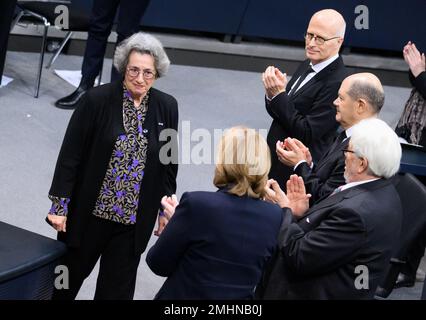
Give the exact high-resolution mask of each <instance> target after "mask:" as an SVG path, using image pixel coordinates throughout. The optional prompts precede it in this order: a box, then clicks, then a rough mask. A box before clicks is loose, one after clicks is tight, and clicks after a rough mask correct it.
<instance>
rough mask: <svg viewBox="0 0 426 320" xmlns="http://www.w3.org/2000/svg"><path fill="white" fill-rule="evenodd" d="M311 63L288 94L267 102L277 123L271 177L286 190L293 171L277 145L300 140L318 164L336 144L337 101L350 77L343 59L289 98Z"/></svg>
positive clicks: (273, 132) (272, 130) (273, 126)
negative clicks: (324, 154)
mask: <svg viewBox="0 0 426 320" xmlns="http://www.w3.org/2000/svg"><path fill="white" fill-rule="evenodd" d="M309 63H310V61H309V60H306V61H305V62H303V63H302V64H301V65H300V66H299V68H298V69H297V70H296V72H295V73H294V75H293V77H292V78H291V80H290V81H289V83H288V84H287V88H286V92H283V93H281V94H279V95H278V96H276V97H275V98H274V99H272V101H270V102H269V101H268V100H267V99H265V103H266V110H267V111H268V113H269V115H270V116H271V117H272V119H273V120H272V124H271V127H270V128H269V132H268V138H267V141H268V145H269V148H270V149H271V158H272V159H271V160H272V167H271V171H270V174H269V177H270V178H273V179H275V180H277V181H278V183H279V184H280V186H281V187H282V188H283V189H284V190H285V183H286V182H287V180H288V178H289V177H290V175H291V174H292V169H291V168H289V167H287V166H285V165H283V164H282V163H281V162H280V161H279V160H278V157H277V154H276V152H275V145H276V143H277V141H278V140H281V141H283V140H284V139H285V138H287V137H292V138H297V139H299V140H300V141H302V142H303V143H304V144H305V145H306V146H307V147H308V148H309V150H310V152H311V154H312V157H313V159H314V161H315V162H316V161H318V160H319V159H320V158H321V156H322V154H323V153H324V152H325V150H327V148H328V147H329V146H330V144H331V143H332V140H333V137H334V135H335V133H336V129H337V127H338V123H337V122H336V110H335V108H334V106H333V101H334V100H335V99H336V98H337V92H338V90H339V87H340V84H341V82H342V81H343V79H345V78H346V76H347V75H348V72H347V70H346V68H345V66H344V64H343V60H342V58H341V57H339V58H337V59H336V60H335V61H333V62H332V63H331V64H330V65H328V66H327V67H326V68H324V69H323V70H321V72H319V73H318V74H316V75H315V77H313V78H312V79H311V80H309V81H308V82H307V83H306V84H305V85H304V86H303V87H301V88H300V89H299V90H298V91H297V92H295V93H294V95H291V96H290V97H288V95H287V92H288V91H289V90H290V88H291V86H292V85H293V83H294V82H295V81H296V80H297V79H298V78H299V76H300V75H301V74H302V73H303V72H304V71H305V70H306V68H307V66H308V65H309Z"/></svg>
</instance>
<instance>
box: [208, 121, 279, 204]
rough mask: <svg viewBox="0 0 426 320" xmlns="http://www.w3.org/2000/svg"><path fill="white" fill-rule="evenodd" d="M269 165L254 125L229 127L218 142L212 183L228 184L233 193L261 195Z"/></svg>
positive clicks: (269, 159)
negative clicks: (251, 127) (249, 126)
mask: <svg viewBox="0 0 426 320" xmlns="http://www.w3.org/2000/svg"><path fill="white" fill-rule="evenodd" d="M270 168H271V155H270V152H269V147H268V144H267V143H266V141H265V139H264V138H263V137H262V136H261V135H260V134H259V133H258V132H256V130H255V129H249V128H247V127H243V126H238V127H233V128H230V129H228V130H227V131H226V132H225V133H224V135H223V136H222V138H221V139H220V142H219V144H218V147H217V157H216V169H215V175H214V180H213V183H214V185H215V186H216V187H218V188H224V187H228V188H229V190H228V192H229V193H232V194H235V195H237V196H243V195H248V196H249V197H252V198H262V197H263V196H264V195H265V185H266V181H267V180H268V173H269V170H270Z"/></svg>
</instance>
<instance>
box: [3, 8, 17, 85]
mask: <svg viewBox="0 0 426 320" xmlns="http://www.w3.org/2000/svg"><path fill="white" fill-rule="evenodd" d="M15 5H16V0H1V1H0V12H1V18H0V84H1V77H2V75H3V68H4V62H5V60H6V52H7V42H8V39H9V32H10V24H11V22H12V19H13V13H14V12H15Z"/></svg>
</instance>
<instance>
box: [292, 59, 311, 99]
mask: <svg viewBox="0 0 426 320" xmlns="http://www.w3.org/2000/svg"><path fill="white" fill-rule="evenodd" d="M311 72H314V69H312V68H311V66H308V69H306V70H305V72H304V73H303V74H302V75H301V76H300V77H299V79H298V80H297V82H296V84H295V85H294V87H293V88H292V89H291V92H290V94H289V95H290V96H292V95H294V94H295V93H296V91H297V89H299V87H300V84H301V83H302V82H303V80H305V78H306V77H307V76H308V74H310V73H311Z"/></svg>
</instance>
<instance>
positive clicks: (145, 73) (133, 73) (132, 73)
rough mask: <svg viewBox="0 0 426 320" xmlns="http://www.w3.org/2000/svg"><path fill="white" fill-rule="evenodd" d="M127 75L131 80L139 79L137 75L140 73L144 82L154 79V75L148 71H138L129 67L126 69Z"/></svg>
mask: <svg viewBox="0 0 426 320" xmlns="http://www.w3.org/2000/svg"><path fill="white" fill-rule="evenodd" d="M127 73H128V75H129V76H131V77H132V78H136V77H139V75H140V74H141V73H142V76H143V78H144V79H146V80H151V79H153V78H155V73H154V72H153V71H151V70H149V69H145V70H140V69H139V68H134V67H129V68H127Z"/></svg>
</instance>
